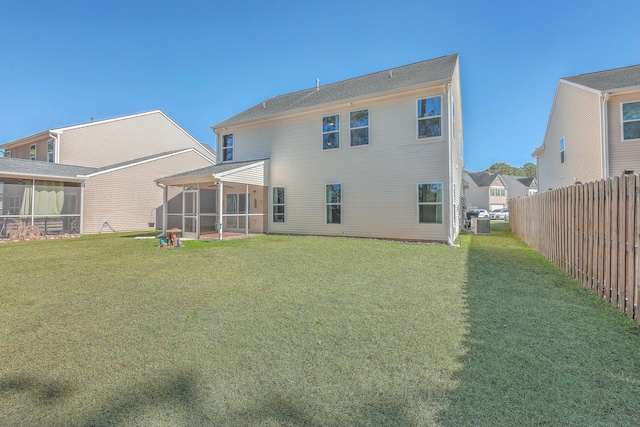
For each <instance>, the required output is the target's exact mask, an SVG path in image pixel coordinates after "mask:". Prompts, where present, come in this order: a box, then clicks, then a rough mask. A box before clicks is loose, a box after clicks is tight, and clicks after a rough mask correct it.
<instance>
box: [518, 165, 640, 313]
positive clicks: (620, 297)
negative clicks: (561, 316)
mask: <svg viewBox="0 0 640 427" xmlns="http://www.w3.org/2000/svg"><path fill="white" fill-rule="evenodd" d="M639 215H640V176H639V175H623V176H619V177H614V178H609V179H605V180H602V181H597V182H590V183H587V184H579V185H573V186H571V187H565V188H560V189H557V190H550V191H548V192H546V193H539V194H537V195H535V196H529V197H523V198H518V199H512V200H510V201H509V222H510V227H511V230H512V231H513V233H514V234H515V235H516V236H518V237H519V238H520V239H522V240H523V241H524V242H525V243H527V244H528V245H529V246H531V247H532V248H534V249H536V250H537V251H539V252H540V253H541V254H543V255H544V256H545V257H547V258H548V259H549V260H551V262H553V263H554V264H556V265H557V266H558V267H560V268H562V269H563V270H564V271H566V272H567V273H568V274H569V275H570V276H571V277H573V278H574V279H576V280H578V281H579V282H581V283H582V284H583V285H584V286H585V287H587V288H589V289H591V290H592V291H593V292H595V293H596V294H598V295H599V296H600V297H601V298H602V299H604V300H605V301H608V302H609V303H611V304H612V305H614V306H615V307H617V308H618V309H619V310H620V311H622V312H624V313H626V315H627V316H628V317H629V318H631V319H634V320H635V321H636V322H638V323H640V313H639V309H638V294H639V293H640V286H639V279H640V259H639V257H640V253H639V252H640V251H639V250H638V243H639V240H640V239H639V235H638V233H639V232H640V228H639V227H640V226H639Z"/></svg>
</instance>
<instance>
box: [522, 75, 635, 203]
mask: <svg viewBox="0 0 640 427" xmlns="http://www.w3.org/2000/svg"><path fill="white" fill-rule="evenodd" d="M532 156H533V157H535V158H536V159H537V169H538V173H537V175H538V187H539V189H540V191H547V190H549V189H554V188H559V187H566V186H569V185H573V184H575V183H577V182H582V183H584V182H590V181H596V180H600V179H603V178H609V177H612V176H618V175H622V174H624V173H625V172H627V171H634V172H636V173H638V172H640V65H634V66H631V67H624V68H616V69H613V70H606V71H599V72H595V73H588V74H580V75H577V76H573V77H565V78H563V79H560V81H559V83H558V87H557V89H556V93H555V97H554V100H553V106H552V108H551V115H550V117H549V122H548V124H547V130H546V133H545V136H544V141H543V143H542V145H541V146H540V147H538V148H536V150H535V151H534V152H533V153H532Z"/></svg>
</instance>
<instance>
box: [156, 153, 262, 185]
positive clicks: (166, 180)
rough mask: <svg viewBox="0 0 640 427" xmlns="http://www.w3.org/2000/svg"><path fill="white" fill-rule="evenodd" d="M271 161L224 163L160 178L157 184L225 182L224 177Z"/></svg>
mask: <svg viewBox="0 0 640 427" xmlns="http://www.w3.org/2000/svg"><path fill="white" fill-rule="evenodd" d="M268 160H269V159H261V160H251V161H247V162H235V163H223V164H219V165H211V166H207V167H204V168H201V169H195V170H192V171H188V172H182V173H179V174H175V175H170V176H166V177H163V178H158V179H156V180H155V182H156V183H158V184H162V185H184V184H197V183H202V182H217V181H219V180H224V179H223V178H224V177H229V176H230V175H233V174H236V173H238V172H241V171H243V170H246V169H250V168H253V167H256V166H261V165H264V163H265V162H267V161H268Z"/></svg>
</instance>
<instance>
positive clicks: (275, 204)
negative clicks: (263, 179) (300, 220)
mask: <svg viewBox="0 0 640 427" xmlns="http://www.w3.org/2000/svg"><path fill="white" fill-rule="evenodd" d="M270 188H271V191H270V193H271V197H270V199H271V215H270V222H271V223H272V224H286V223H287V186H286V185H274V186H273V187H270ZM276 188H282V189H283V190H284V203H274V201H273V190H275V189H276ZM341 191H342V189H341ZM325 192H326V187H325ZM274 206H283V207H284V213H283V214H282V215H283V217H284V218H283V221H282V222H276V221H274V220H273V216H274V215H275V212H274V210H273V208H274ZM325 215H326V214H325Z"/></svg>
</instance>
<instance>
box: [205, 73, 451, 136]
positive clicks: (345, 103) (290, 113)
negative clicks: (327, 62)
mask: <svg viewBox="0 0 640 427" xmlns="http://www.w3.org/2000/svg"><path fill="white" fill-rule="evenodd" d="M451 81H452V78H446V79H442V80H436V81H433V82H428V83H422V84H419V85H413V86H407V87H405V88H402V89H391V90H387V91H383V92H376V93H372V94H367V95H362V96H357V97H352V98H343V99H340V100H337V101H333V102H326V103H322V104H317V105H313V106H310V107H303V108H296V109H292V110H287V111H283V112H280V113H274V114H270V115H267V116H263V117H260V118H254V119H244V120H237V121H233V122H231V123H225V122H226V120H223V121H222V122H220V123H217V124H215V125H213V126H211V130H212V131H213V132H214V133H216V134H218V131H219V130H227V129H229V128H232V127H239V126H244V125H247V124H252V125H253V124H260V123H265V122H269V121H275V120H278V119H282V118H284V117H287V118H293V117H297V116H302V115H305V114H309V113H311V112H314V111H323V110H332V109H334V110H335V109H338V108H341V107H343V108H344V107H350V106H353V105H354V104H361V103H364V102H367V101H370V100H374V99H375V100H376V101H384V100H385V99H388V98H393V97H396V96H407V95H410V94H411V93H412V92H416V93H417V92H420V91H424V90H425V89H432V88H433V89H439V88H442V89H443V90H444V89H445V88H446V86H447V84H448V83H450V82H451Z"/></svg>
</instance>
